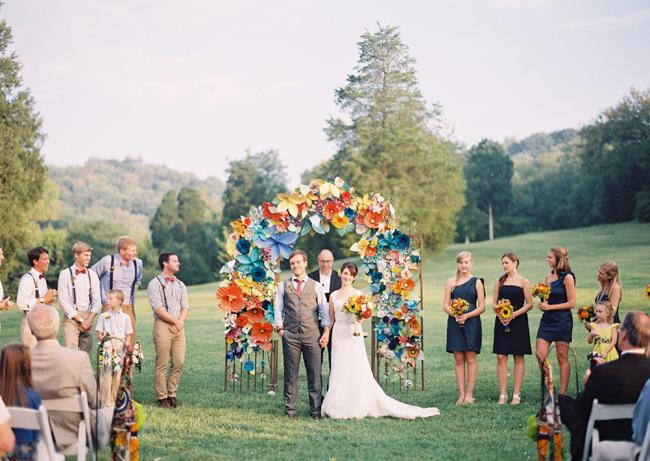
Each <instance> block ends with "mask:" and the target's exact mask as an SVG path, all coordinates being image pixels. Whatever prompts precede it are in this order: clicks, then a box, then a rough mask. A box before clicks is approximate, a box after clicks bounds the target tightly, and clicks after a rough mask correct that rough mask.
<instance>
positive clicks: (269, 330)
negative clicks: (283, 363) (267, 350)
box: [251, 322, 273, 344]
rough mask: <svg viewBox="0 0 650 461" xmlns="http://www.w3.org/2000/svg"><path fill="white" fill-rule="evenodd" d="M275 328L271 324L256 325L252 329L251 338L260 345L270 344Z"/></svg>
mask: <svg viewBox="0 0 650 461" xmlns="http://www.w3.org/2000/svg"><path fill="white" fill-rule="evenodd" d="M272 334H273V326H271V324H270V323H269V322H263V323H254V324H253V328H251V336H252V337H253V339H254V340H255V342H256V343H258V344H263V343H268V342H269V341H271V335H272Z"/></svg>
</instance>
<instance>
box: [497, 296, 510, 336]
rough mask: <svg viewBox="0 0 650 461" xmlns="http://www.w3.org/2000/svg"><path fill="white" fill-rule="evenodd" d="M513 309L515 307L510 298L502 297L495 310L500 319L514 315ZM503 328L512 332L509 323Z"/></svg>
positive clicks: (506, 318)
mask: <svg viewBox="0 0 650 461" xmlns="http://www.w3.org/2000/svg"><path fill="white" fill-rule="evenodd" d="M513 311H514V308H513V307H512V303H511V302H510V300H509V299H500V300H499V302H498V303H497V305H496V307H495V308H494V312H496V314H497V317H499V320H508V319H509V318H510V317H512V312H513ZM503 330H504V331H505V332H506V333H510V325H508V324H506V325H503Z"/></svg>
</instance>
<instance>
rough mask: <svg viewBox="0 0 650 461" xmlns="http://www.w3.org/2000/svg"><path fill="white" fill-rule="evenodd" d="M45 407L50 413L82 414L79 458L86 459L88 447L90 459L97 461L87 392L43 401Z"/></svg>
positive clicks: (78, 447)
mask: <svg viewBox="0 0 650 461" xmlns="http://www.w3.org/2000/svg"><path fill="white" fill-rule="evenodd" d="M43 405H45V408H47V410H48V411H64V412H70V413H80V414H81V422H80V423H79V434H78V443H77V458H82V459H85V453H86V445H87V446H88V448H89V449H90V457H91V459H92V460H93V461H95V450H94V448H93V437H92V432H91V427H92V426H91V424H92V423H91V421H90V409H89V408H88V397H87V394H86V391H81V393H79V394H78V395H73V396H71V397H63V398H60V399H47V400H43Z"/></svg>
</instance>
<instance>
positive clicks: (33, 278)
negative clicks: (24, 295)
mask: <svg viewBox="0 0 650 461" xmlns="http://www.w3.org/2000/svg"><path fill="white" fill-rule="evenodd" d="M27 273H28V274H29V276H30V277H31V278H32V280H33V281H34V295H35V296H34V297H35V298H36V299H38V298H40V297H41V292H40V290H39V289H38V282H37V281H36V277H34V275H33V274H32V273H31V272H27Z"/></svg>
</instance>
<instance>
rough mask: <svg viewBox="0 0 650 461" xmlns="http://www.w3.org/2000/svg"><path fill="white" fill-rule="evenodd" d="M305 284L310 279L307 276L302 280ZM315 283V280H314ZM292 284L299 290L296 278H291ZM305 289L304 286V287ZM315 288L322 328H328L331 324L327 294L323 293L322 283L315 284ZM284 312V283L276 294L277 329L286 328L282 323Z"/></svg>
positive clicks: (279, 286)
mask: <svg viewBox="0 0 650 461" xmlns="http://www.w3.org/2000/svg"><path fill="white" fill-rule="evenodd" d="M300 280H302V281H303V283H306V282H307V281H308V280H310V279H309V277H307V274H305V275H304V276H303V277H301V278H300ZM312 281H313V280H312ZM291 282H292V283H293V287H294V288H295V289H296V290H297V289H298V283H297V282H296V277H291ZM303 288H304V286H303ZM314 288H315V290H316V299H317V300H318V318H319V319H320V324H321V326H322V327H326V326H328V325H329V324H330V307H329V303H328V302H327V298H326V297H325V292H324V291H323V286H322V285H321V284H320V283H317V282H314ZM283 310H284V282H283V283H280V284H279V285H278V291H277V292H276V293H275V324H274V326H275V327H276V328H282V327H283V326H284V324H283V321H282V311H283Z"/></svg>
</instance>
